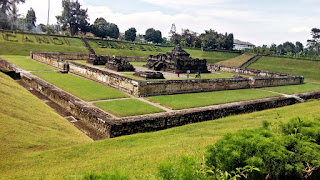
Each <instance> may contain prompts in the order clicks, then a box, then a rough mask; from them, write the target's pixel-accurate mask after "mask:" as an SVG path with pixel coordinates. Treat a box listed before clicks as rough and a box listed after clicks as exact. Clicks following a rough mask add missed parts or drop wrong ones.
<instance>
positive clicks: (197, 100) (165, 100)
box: [148, 89, 279, 110]
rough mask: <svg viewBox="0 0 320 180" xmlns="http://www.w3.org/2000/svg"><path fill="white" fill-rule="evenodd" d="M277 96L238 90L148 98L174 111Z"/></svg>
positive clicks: (251, 90) (253, 90)
mask: <svg viewBox="0 0 320 180" xmlns="http://www.w3.org/2000/svg"><path fill="white" fill-rule="evenodd" d="M275 96H279V95H278V94H274V93H269V92H263V91H260V90H255V89H240V90H229V91H215V92H204V93H192V94H178V95H166V96H154V97H149V98H148V99H149V100H150V101H153V102H155V103H159V104H161V105H162V106H166V107H169V108H172V109H175V110H178V109H186V108H194V107H202V106H209V105H216V104H224V103H230V102H237V101H245V100H252V99H262V98H267V97H275Z"/></svg>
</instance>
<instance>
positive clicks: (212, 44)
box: [170, 24, 233, 50]
mask: <svg viewBox="0 0 320 180" xmlns="http://www.w3.org/2000/svg"><path fill="white" fill-rule="evenodd" d="M170 35H171V36H170V41H171V43H172V44H181V45H182V46H185V47H194V48H202V49H204V48H205V49H218V50H232V49H233V34H232V33H231V34H228V33H225V34H220V33H218V32H217V31H215V30H212V29H210V30H206V31H205V32H204V33H201V34H198V33H196V32H193V31H190V30H189V29H182V32H181V34H179V33H177V32H176V27H175V25H174V24H173V25H172V27H171V31H170Z"/></svg>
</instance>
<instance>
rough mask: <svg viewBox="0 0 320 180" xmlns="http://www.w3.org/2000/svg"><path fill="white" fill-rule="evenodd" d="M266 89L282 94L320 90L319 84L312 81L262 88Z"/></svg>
mask: <svg viewBox="0 0 320 180" xmlns="http://www.w3.org/2000/svg"><path fill="white" fill-rule="evenodd" d="M263 89H265V90H268V91H275V92H280V93H284V94H297V93H303V92H312V91H320V84H317V83H312V84H300V85H292V86H277V87H267V88H263Z"/></svg>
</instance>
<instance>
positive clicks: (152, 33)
mask: <svg viewBox="0 0 320 180" xmlns="http://www.w3.org/2000/svg"><path fill="white" fill-rule="evenodd" d="M145 38H146V40H147V41H151V42H153V43H161V42H162V40H163V39H162V34H161V31H159V30H155V29H153V28H149V29H147V31H146V36H145Z"/></svg>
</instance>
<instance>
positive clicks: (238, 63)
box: [217, 54, 253, 67]
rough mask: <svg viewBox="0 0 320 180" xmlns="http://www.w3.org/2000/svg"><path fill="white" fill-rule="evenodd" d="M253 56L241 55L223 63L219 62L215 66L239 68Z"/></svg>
mask: <svg viewBox="0 0 320 180" xmlns="http://www.w3.org/2000/svg"><path fill="white" fill-rule="evenodd" d="M252 57H253V56H250V55H246V54H242V55H241V56H237V57H235V58H231V59H228V60H225V61H220V62H218V63H217V64H219V65H225V66H233V67H240V66H241V65H242V64H244V63H245V62H247V61H248V60H249V59H251V58H252Z"/></svg>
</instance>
